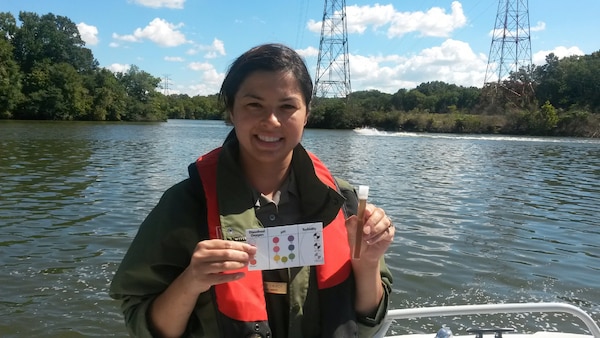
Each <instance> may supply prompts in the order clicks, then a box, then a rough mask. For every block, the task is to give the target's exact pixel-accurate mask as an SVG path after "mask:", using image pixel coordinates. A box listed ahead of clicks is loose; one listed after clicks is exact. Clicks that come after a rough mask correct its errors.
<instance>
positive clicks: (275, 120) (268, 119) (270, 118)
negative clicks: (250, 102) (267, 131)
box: [262, 108, 280, 125]
mask: <svg viewBox="0 0 600 338" xmlns="http://www.w3.org/2000/svg"><path fill="white" fill-rule="evenodd" d="M262 122H263V123H265V124H272V125H279V124H280V122H279V116H278V114H277V109H276V108H268V109H266V110H265V116H264V118H263V120H262Z"/></svg>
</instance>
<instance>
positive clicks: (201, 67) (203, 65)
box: [188, 62, 215, 71]
mask: <svg viewBox="0 0 600 338" xmlns="http://www.w3.org/2000/svg"><path fill="white" fill-rule="evenodd" d="M188 68H189V69H191V70H195V71H207V70H211V69H215V67H214V66H213V65H212V64H210V63H208V62H191V63H190V64H188Z"/></svg>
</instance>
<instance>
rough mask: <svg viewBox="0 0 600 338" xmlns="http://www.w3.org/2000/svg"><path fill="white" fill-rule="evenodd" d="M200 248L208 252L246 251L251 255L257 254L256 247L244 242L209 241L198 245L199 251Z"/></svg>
mask: <svg viewBox="0 0 600 338" xmlns="http://www.w3.org/2000/svg"><path fill="white" fill-rule="evenodd" d="M199 248H203V249H206V250H216V249H230V250H238V251H244V252H247V253H249V254H251V255H254V254H256V247H254V246H252V245H250V244H247V243H244V242H235V241H227V240H222V239H209V240H205V241H201V242H199V243H198V244H197V245H196V250H198V249H199Z"/></svg>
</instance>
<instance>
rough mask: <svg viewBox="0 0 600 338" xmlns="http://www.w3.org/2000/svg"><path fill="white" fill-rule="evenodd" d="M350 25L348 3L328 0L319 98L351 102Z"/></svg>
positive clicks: (317, 85)
mask: <svg viewBox="0 0 600 338" xmlns="http://www.w3.org/2000/svg"><path fill="white" fill-rule="evenodd" d="M346 21H347V20H346V1H345V0H332V1H329V0H325V9H324V10H323V22H322V26H321V41H320V43H319V58H318V61H317V75H316V77H315V89H314V93H313V96H314V97H316V98H324V97H343V98H347V97H348V95H349V94H350V64H349V62H348V32H347V31H348V29H347V22H346Z"/></svg>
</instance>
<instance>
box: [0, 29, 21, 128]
mask: <svg viewBox="0 0 600 338" xmlns="http://www.w3.org/2000/svg"><path fill="white" fill-rule="evenodd" d="M0 31H1V29H0ZM22 96H23V95H22V94H21V73H20V72H19V65H18V64H17V63H16V62H15V61H14V60H13V57H12V45H11V44H10V43H9V42H8V41H7V40H5V39H1V38H0V118H11V117H12V111H13V110H14V109H15V107H17V105H18V104H19V102H20V101H21V100H22Z"/></svg>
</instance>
